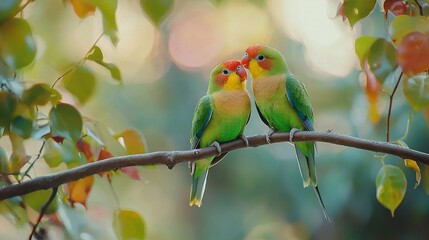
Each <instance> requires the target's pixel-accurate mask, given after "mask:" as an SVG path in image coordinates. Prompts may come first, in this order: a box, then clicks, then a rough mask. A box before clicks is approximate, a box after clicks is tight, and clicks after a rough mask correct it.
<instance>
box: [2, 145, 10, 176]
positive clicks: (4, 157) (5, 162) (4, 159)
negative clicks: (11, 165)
mask: <svg viewBox="0 0 429 240" xmlns="http://www.w3.org/2000/svg"><path fill="white" fill-rule="evenodd" d="M7 166H8V160H7V155H6V152H5V151H4V150H3V148H2V147H1V146H0V174H4V173H7V172H8V167H7Z"/></svg>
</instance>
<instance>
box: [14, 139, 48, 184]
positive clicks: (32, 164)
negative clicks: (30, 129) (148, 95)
mask: <svg viewBox="0 0 429 240" xmlns="http://www.w3.org/2000/svg"><path fill="white" fill-rule="evenodd" d="M45 143H46V142H45V141H43V143H42V146H41V147H40V149H39V153H38V154H37V156H36V158H35V159H34V160H33V162H32V163H31V164H30V166H28V168H27V170H25V172H24V174H22V176H21V179H20V181H19V182H21V181H22V180H23V179H24V178H25V176H29V175H28V172H30V170H31V168H33V166H34V164H35V163H36V161H37V160H38V159H39V158H40V156H42V151H43V148H44V147H45Z"/></svg>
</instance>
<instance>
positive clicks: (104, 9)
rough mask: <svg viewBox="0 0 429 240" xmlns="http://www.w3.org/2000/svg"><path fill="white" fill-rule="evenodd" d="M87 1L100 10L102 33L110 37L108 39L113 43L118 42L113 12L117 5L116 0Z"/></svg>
mask: <svg viewBox="0 0 429 240" xmlns="http://www.w3.org/2000/svg"><path fill="white" fill-rule="evenodd" d="M88 3H92V4H94V5H95V6H97V8H98V9H99V10H100V12H101V15H102V16H103V30H104V34H106V35H107V36H109V37H110V40H111V41H112V43H113V44H114V45H116V44H117V43H118V36H117V31H118V27H117V26H116V17H115V12H116V8H117V6H118V1H117V0H88Z"/></svg>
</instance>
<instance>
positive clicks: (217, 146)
mask: <svg viewBox="0 0 429 240" xmlns="http://www.w3.org/2000/svg"><path fill="white" fill-rule="evenodd" d="M210 146H212V147H215V148H216V150H217V155H216V156H220V155H221V154H222V148H221V147H220V144H219V143H218V142H216V141H214V142H213V143H212V144H211V145H210Z"/></svg>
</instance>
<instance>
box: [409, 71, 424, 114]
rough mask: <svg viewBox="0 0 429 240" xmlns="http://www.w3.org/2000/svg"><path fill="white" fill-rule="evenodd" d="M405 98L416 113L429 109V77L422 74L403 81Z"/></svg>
mask: <svg viewBox="0 0 429 240" xmlns="http://www.w3.org/2000/svg"><path fill="white" fill-rule="evenodd" d="M403 90H404V95H405V98H406V99H407V101H408V103H409V104H410V105H411V107H412V108H413V110H414V111H416V112H417V111H420V110H422V109H424V108H427V107H429V75H428V73H422V74H419V75H415V76H412V77H409V78H405V79H404V81H403Z"/></svg>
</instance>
